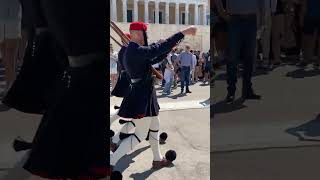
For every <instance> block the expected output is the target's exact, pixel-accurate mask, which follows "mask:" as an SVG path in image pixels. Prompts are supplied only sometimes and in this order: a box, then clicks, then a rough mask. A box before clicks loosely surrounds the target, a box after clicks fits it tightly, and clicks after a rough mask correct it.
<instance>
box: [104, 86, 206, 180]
mask: <svg viewBox="0 0 320 180" xmlns="http://www.w3.org/2000/svg"><path fill="white" fill-rule="evenodd" d="M190 90H191V91H192V93H191V94H187V95H186V96H178V95H177V94H179V93H180V89H179V88H178V89H176V90H174V92H173V94H172V95H171V96H169V97H161V95H160V92H161V90H158V91H157V92H158V95H159V96H160V98H159V104H160V107H161V112H160V116H159V117H160V121H161V129H160V131H161V132H163V131H165V132H166V133H168V139H167V143H166V144H165V145H161V151H162V153H163V154H165V152H166V151H167V150H170V149H173V150H175V151H176V152H177V160H176V161H174V166H173V167H170V168H163V169H160V170H157V171H154V170H151V163H152V151H151V149H150V148H149V144H148V142H146V141H144V142H142V143H141V144H140V145H138V147H137V148H135V150H134V151H133V152H132V153H130V154H129V155H127V156H125V157H124V158H123V159H122V160H120V162H119V164H118V165H117V166H116V168H115V169H117V170H120V171H123V176H124V179H125V180H127V179H128V180H129V179H134V180H142V179H148V180H156V179H161V180H162V179H163V180H164V179H166V180H209V179H210V149H209V148H210V146H209V143H210V140H209V135H210V120H209V118H210V109H209V107H210V106H209V104H210V102H209V101H208V99H209V96H210V93H209V91H210V88H209V86H201V84H200V83H197V84H195V85H193V86H191V87H190ZM120 102H121V99H120V98H115V97H112V98H111V102H110V104H111V107H110V108H111V110H112V109H113V108H112V107H113V105H115V104H117V105H119V104H120ZM113 112H114V110H113ZM120 128H121V126H120V125H119V123H117V122H115V123H114V124H113V126H112V129H114V130H115V131H117V130H119V129H120Z"/></svg>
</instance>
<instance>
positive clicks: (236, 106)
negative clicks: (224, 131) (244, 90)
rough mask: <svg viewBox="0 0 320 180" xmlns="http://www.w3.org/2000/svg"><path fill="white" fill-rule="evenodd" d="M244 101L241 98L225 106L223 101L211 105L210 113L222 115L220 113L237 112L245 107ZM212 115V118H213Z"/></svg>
mask: <svg viewBox="0 0 320 180" xmlns="http://www.w3.org/2000/svg"><path fill="white" fill-rule="evenodd" d="M243 103H244V101H243V99H242V98H239V99H237V100H236V101H234V102H233V103H232V104H227V103H226V102H225V101H224V100H223V101H220V102H217V103H216V104H213V106H212V109H211V112H212V113H213V114H222V113H229V112H233V111H237V110H240V109H243V108H246V107H247V106H245V105H243ZM213 114H212V116H213Z"/></svg>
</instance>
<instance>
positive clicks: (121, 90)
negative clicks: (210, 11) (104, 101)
mask: <svg viewBox="0 0 320 180" xmlns="http://www.w3.org/2000/svg"><path fill="white" fill-rule="evenodd" d="M129 90H130V82H129V77H128V74H127V72H125V71H123V72H121V73H120V74H119V78H118V81H117V83H116V85H115V87H114V89H113V90H112V92H111V95H113V96H116V97H125V96H126V95H127V94H128V93H129Z"/></svg>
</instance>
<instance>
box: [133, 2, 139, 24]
mask: <svg viewBox="0 0 320 180" xmlns="http://www.w3.org/2000/svg"><path fill="white" fill-rule="evenodd" d="M138 1H139V0H134V2H133V13H134V16H133V21H138V19H139V18H138V14H139V9H138Z"/></svg>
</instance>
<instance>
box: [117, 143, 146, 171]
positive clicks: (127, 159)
mask: <svg viewBox="0 0 320 180" xmlns="http://www.w3.org/2000/svg"><path fill="white" fill-rule="evenodd" d="M149 148H150V146H146V147H143V148H140V149H138V150H136V151H134V152H133V153H131V154H128V155H125V156H123V157H122V158H121V159H120V161H119V162H118V164H117V166H116V170H118V171H120V172H123V171H125V170H126V169H127V168H128V167H129V166H130V164H131V163H134V162H135V161H133V159H134V158H135V157H137V156H138V155H139V154H141V153H142V152H144V151H145V150H147V149H149ZM150 162H151V161H150ZM150 165H151V163H150Z"/></svg>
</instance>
